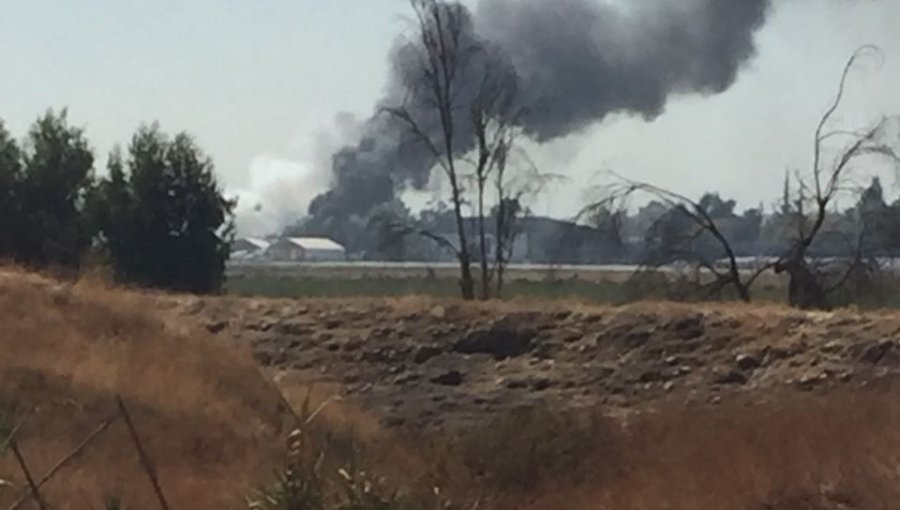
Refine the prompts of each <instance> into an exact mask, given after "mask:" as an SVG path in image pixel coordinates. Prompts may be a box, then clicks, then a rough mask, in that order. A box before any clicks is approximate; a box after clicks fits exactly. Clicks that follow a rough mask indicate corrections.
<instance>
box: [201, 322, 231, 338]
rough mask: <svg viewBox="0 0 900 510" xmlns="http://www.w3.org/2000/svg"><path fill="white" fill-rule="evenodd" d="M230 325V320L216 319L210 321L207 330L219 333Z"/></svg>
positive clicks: (215, 333)
mask: <svg viewBox="0 0 900 510" xmlns="http://www.w3.org/2000/svg"><path fill="white" fill-rule="evenodd" d="M227 327H228V321H214V322H210V323H208V324H207V325H206V330H207V331H209V332H210V333H212V334H214V335H217V334H219V333H221V332H222V331H224V330H225V328H227Z"/></svg>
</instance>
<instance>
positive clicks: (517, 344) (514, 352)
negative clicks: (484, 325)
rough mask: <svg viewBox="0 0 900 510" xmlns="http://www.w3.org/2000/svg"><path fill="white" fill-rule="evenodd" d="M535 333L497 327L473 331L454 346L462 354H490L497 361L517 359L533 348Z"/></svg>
mask: <svg viewBox="0 0 900 510" xmlns="http://www.w3.org/2000/svg"><path fill="white" fill-rule="evenodd" d="M533 339H534V332H533V331H531V330H526V329H513V328H509V327H505V326H499V325H495V326H494V327H493V328H491V329H488V330H476V331H472V332H471V333H469V334H468V335H466V336H465V337H464V338H462V339H460V340H459V341H457V342H456V343H455V344H453V347H452V350H453V352H456V353H460V354H490V355H491V356H493V357H494V358H495V359H505V358H515V357H517V356H521V355H523V354H525V353H527V352H529V351H530V350H531V349H532V347H533V341H532V340H533Z"/></svg>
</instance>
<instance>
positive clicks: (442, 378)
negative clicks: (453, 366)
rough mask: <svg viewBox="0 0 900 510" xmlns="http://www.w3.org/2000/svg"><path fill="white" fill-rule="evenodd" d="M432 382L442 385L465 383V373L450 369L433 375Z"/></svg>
mask: <svg viewBox="0 0 900 510" xmlns="http://www.w3.org/2000/svg"><path fill="white" fill-rule="evenodd" d="M431 382H433V383H434V384H440V385H441V386H459V385H461V384H462V383H463V374H462V372H460V371H459V370H448V371H446V372H443V373H441V374H439V375H437V376H435V377H432V378H431Z"/></svg>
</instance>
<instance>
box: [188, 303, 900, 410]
mask: <svg viewBox="0 0 900 510" xmlns="http://www.w3.org/2000/svg"><path fill="white" fill-rule="evenodd" d="M176 310H177V311H178V312H179V313H180V314H182V315H186V316H192V317H194V318H195V319H199V320H201V321H204V322H205V324H206V325H207V327H208V329H209V330H210V331H216V332H218V334H219V335H225V336H227V337H232V338H234V339H237V340H238V341H240V342H244V343H247V344H249V345H252V347H253V350H254V354H255V356H256V358H257V360H258V361H259V362H260V363H262V364H263V365H265V366H268V367H273V368H275V369H277V370H284V371H287V372H290V373H292V374H295V375H299V376H300V380H303V381H306V382H310V383H320V384H323V383H329V384H338V385H339V386H341V387H342V388H343V389H344V392H345V394H346V395H349V396H350V397H352V398H353V399H354V401H355V402H358V403H360V404H361V405H362V406H363V407H364V408H365V409H368V410H371V412H373V413H375V414H376V415H379V416H382V417H383V420H384V422H385V423H388V424H392V425H409V426H414V427H419V426H434V425H438V426H444V425H449V426H453V425H455V424H466V423H469V422H470V421H471V420H478V419H484V418H490V417H491V416H493V415H496V414H498V413H503V412H506V411H509V410H510V409H514V408H516V407H520V406H522V405H529V404H530V403H534V402H538V401H552V402H565V403H566V405H567V406H569V407H572V408H597V407H598V406H599V407H603V408H605V409H608V410H610V411H611V412H621V411H627V410H630V409H636V408H640V407H642V406H645V405H647V404H652V403H654V402H658V401H678V402H682V403H702V404H717V403H719V402H721V400H722V399H726V398H729V396H730V395H733V394H736V393H741V394H750V395H753V396H756V397H759V398H761V399H764V398H765V397H766V395H767V394H768V393H769V392H768V390H771V389H776V388H779V389H780V388H787V389H790V390H792V391H798V392H821V391H829V390H832V389H835V388H841V387H847V388H854V387H859V386H865V385H868V384H871V383H872V382H873V381H889V380H891V379H892V376H893V375H894V374H896V373H897V372H898V369H900V344H898V339H900V337H898V334H900V315H896V314H887V313H885V314H878V313H866V314H862V313H856V312H853V311H838V312H832V313H805V312H796V311H793V310H789V309H782V308H777V307H766V306H762V307H759V306H757V307H745V306H734V305H715V304H710V305H674V304H638V305H632V306H626V307H587V306H580V305H570V304H554V305H549V306H548V305H547V304H528V303H516V304H509V303H507V304H487V305H479V304H471V305H467V304H460V303H456V302H452V301H447V302H443V301H432V300H416V299H405V300H394V301H379V302H372V301H363V300H356V301H354V300H318V301H317V300H309V301H286V300H285V301H278V300H238V299H220V300H189V301H182V302H180V303H179V304H178V305H177V307H176ZM451 422H452V423H451Z"/></svg>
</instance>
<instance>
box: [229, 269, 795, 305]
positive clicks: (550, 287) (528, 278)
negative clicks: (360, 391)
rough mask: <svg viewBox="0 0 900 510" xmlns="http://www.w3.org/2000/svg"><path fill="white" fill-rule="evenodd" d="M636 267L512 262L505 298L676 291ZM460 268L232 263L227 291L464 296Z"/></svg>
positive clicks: (777, 292) (629, 296)
mask: <svg viewBox="0 0 900 510" xmlns="http://www.w3.org/2000/svg"><path fill="white" fill-rule="evenodd" d="M636 269H637V268H636V267H635V266H616V265H609V266H538V265H513V266H510V267H509V268H508V271H507V274H506V278H505V285H504V297H506V298H524V299H546V300H558V299H574V300H579V301H585V302H591V303H612V304H619V303H626V302H632V301H636V300H640V299H648V298H651V299H652V298H666V297H671V296H669V295H667V294H672V293H675V292H677V289H676V288H675V287H676V286H675V285H670V286H669V288H668V289H666V288H662V287H661V286H657V285H647V284H641V283H640V282H637V281H635V280H634V279H632V278H631V277H632V275H633V273H634V271H635V270H636ZM458 272H459V268H458V266H456V265H454V264H448V263H421V264H420V263H397V264H392V263H345V264H290V263H284V264H236V265H232V266H230V267H229V270H228V281H227V283H226V285H227V291H228V293H230V294H234V295H238V296H245V297H253V296H264V297H281V298H284V297H289V298H306V297H315V298H321V297H326V298H337V297H400V296H431V297H454V296H457V295H459V286H458V284H457V281H458V278H459V274H458ZM669 278H673V274H672V273H671V272H670V275H669ZM655 283H658V279H657V280H655ZM783 289H784V282H783V281H782V280H781V279H780V278H777V277H775V275H766V277H765V278H763V279H762V280H761V282H760V285H758V290H757V296H758V297H759V298H760V299H762V300H764V301H774V302H778V301H780V300H781V299H782V298H783V294H784V292H783ZM723 297H724V298H725V299H730V297H729V296H727V295H725V296H723Z"/></svg>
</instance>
